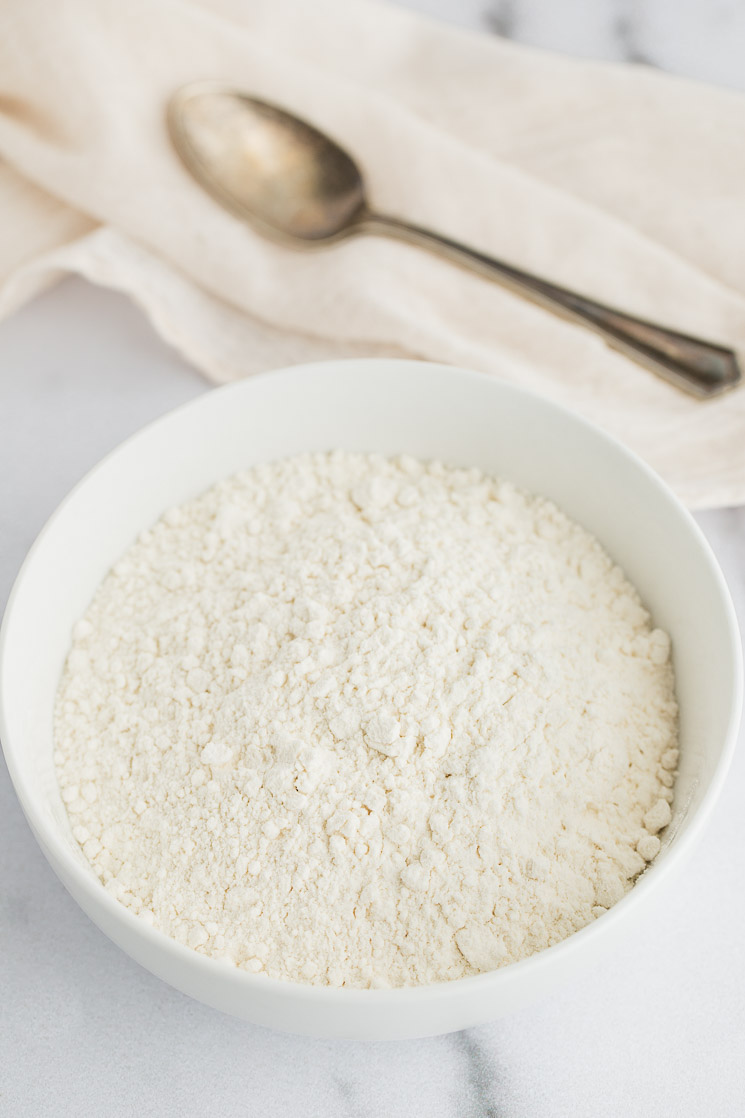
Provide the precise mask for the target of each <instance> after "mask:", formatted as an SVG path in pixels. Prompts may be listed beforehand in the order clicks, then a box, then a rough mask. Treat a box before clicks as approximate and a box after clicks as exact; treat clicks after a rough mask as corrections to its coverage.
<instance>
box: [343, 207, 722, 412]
mask: <svg viewBox="0 0 745 1118" xmlns="http://www.w3.org/2000/svg"><path fill="white" fill-rule="evenodd" d="M361 225H362V228H363V229H364V230H365V231H366V232H370V233H379V234H382V235H387V236H391V237H397V238H398V239H399V240H402V241H407V242H409V243H410V244H414V245H417V246H419V247H420V248H426V249H429V250H431V251H432V252H435V253H438V254H439V255H441V256H444V257H446V258H447V259H448V260H452V261H453V262H454V263H456V264H461V265H463V266H464V267H467V268H471V269H473V270H474V271H475V272H479V273H480V274H481V275H484V276H486V277H488V278H491V279H496V280H499V281H501V282H502V283H503V284H504V285H505V286H506V287H508V288H511V289H512V290H514V291H517V292H518V293H519V294H521V295H526V296H528V297H529V298H531V299H532V300H533V301H535V302H536V303H539V304H540V305H541V306H544V307H546V308H548V309H549V310H552V311H556V312H558V313H559V314H562V315H563V316H564V317H566V318H570V319H575V320H577V321H579V322H582V323H583V324H584V325H585V326H589V328H590V329H591V330H594V331H595V332H596V333H597V334H600V335H601V337H603V338H604V339H605V341H606V342H607V343H608V345H610V346H612V347H613V348H614V349H617V350H620V351H621V352H622V353H625V354H626V355H627V356H628V357H631V358H632V359H633V360H635V361H637V362H638V363H639V364H641V365H644V366H646V367H647V368H648V369H651V371H652V372H653V373H657V374H658V375H659V376H661V377H664V378H665V380H668V381H670V382H671V383H673V384H675V385H677V386H678V388H682V389H684V391H686V392H689V393H691V394H692V395H694V396H698V397H700V398H702V399H703V398H706V397H711V396H717V395H719V394H720V393H721V392H724V391H725V390H726V389H728V388H732V387H733V386H734V385H736V384H737V383H738V382H739V381H740V379H741V373H740V368H739V365H738V362H737V357H736V355H735V353H734V352H733V350H731V349H728V348H727V347H726V346H721V345H716V344H715V343H714V342H707V341H704V340H702V339H701V338H694V337H690V336H689V335H687V334H681V333H679V332H678V331H676V330H668V329H666V328H665V327H664V326H657V325H656V324H655V323H653V322H647V321H645V320H644V319H642V318H635V317H634V316H633V315H630V314H624V313H623V312H622V311H618V310H615V309H614V308H613V307H607V306H605V305H604V304H603V303H596V302H595V301H594V300H593V299H588V298H586V297H585V296H584V295H578V294H577V293H576V292H574V291H568V290H567V289H566V288H564V287H559V286H558V285H557V284H555V283H549V282H548V281H547V280H542V279H539V278H538V277H537V276H532V275H530V273H529V272H523V271H522V270H521V269H520V268H515V267H513V266H512V265H511V264H506V263H504V262H503V261H502V260H495V259H494V258H493V257H491V256H486V255H485V254H484V253H482V252H477V251H476V250H475V249H472V248H467V247H466V246H465V245H462V244H459V243H458V242H457V241H452V240H450V239H449V238H448V237H442V236H440V235H439V234H438V233H433V232H431V231H430V230H429V229H422V228H420V227H419V226H417V225H409V224H407V223H406V222H403V221H398V220H397V219H396V218H389V217H384V216H382V215H378V214H369V215H365V217H364V218H363V219H362V222H361Z"/></svg>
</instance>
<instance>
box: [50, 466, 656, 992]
mask: <svg viewBox="0 0 745 1118" xmlns="http://www.w3.org/2000/svg"><path fill="white" fill-rule="evenodd" d="M668 655H669V641H668V638H667V637H666V635H665V634H664V633H662V632H660V631H659V630H653V629H651V628H650V621H649V616H648V614H647V613H646V611H645V610H644V608H643V607H642V606H641V604H640V602H639V599H638V597H637V594H636V592H635V591H634V590H633V588H632V587H631V586H630V585H629V583H628V582H627V581H626V580H625V579H624V576H623V574H622V573H621V571H620V570H619V569H618V568H617V567H614V566H613V564H612V562H611V560H610V559H609V558H608V556H607V555H606V554H605V552H604V551H603V550H602V549H601V547H600V546H599V544H598V543H597V542H596V541H595V540H594V539H593V538H592V537H591V536H590V535H588V533H587V532H585V531H584V530H583V529H581V528H579V527H578V526H577V525H576V524H574V523H573V522H572V521H570V520H568V519H567V518H566V517H565V516H564V515H563V514H562V513H561V512H559V511H558V510H557V508H556V507H555V506H554V505H552V504H551V503H549V502H548V501H545V500H542V499H541V498H538V497H532V496H527V495H525V494H523V493H521V492H519V491H517V490H515V489H514V488H513V487H512V486H511V485H509V484H506V483H505V482H501V481H495V480H493V479H491V478H488V477H484V476H483V475H482V474H480V473H479V472H478V471H477V470H461V469H450V468H446V467H444V466H443V465H441V464H439V463H436V462H435V463H431V464H423V463H420V462H418V461H414V460H412V459H410V458H400V459H397V460H395V461H389V460H386V459H383V458H380V457H377V456H365V455H351V454H343V453H339V452H336V453H333V454H328V455H306V456H302V457H297V458H293V459H288V460H285V461H281V462H277V463H274V464H272V465H268V466H260V467H258V468H256V469H254V470H251V471H248V472H246V473H243V474H241V475H239V476H238V477H234V478H230V479H228V480H226V481H224V482H222V483H220V484H219V485H217V486H216V487H215V488H213V489H212V490H210V491H209V492H208V493H206V494H204V495H203V496H202V497H200V498H199V499H198V500H196V501H193V502H192V503H190V504H188V505H185V506H184V507H182V508H179V509H175V510H173V511H171V512H170V513H168V514H167V515H166V516H165V517H164V518H163V520H161V521H160V522H159V523H158V524H157V525H156V526H155V527H154V528H153V529H152V530H150V531H146V532H144V533H143V535H142V536H141V537H140V539H139V540H138V542H137V543H136V544H135V545H134V546H133V547H132V548H131V550H130V551H129V552H128V553H127V554H126V555H125V556H124V558H123V559H122V560H121V561H120V562H119V563H118V564H117V565H116V567H115V568H114V570H113V571H112V573H111V574H110V575H109V576H108V577H107V579H106V580H105V582H104V583H103V585H102V586H101V588H100V589H99V591H98V593H97V595H96V597H95V599H94V601H93V603H92V605H91V607H90V608H89V610H88V612H87V613H86V615H85V618H84V619H83V620H82V621H81V622H79V624H78V625H77V627H76V629H75V633H74V640H73V647H72V651H71V652H70V655H69V658H68V661H67V666H66V668H65V672H64V675H63V678H62V682H61V686H60V691H59V698H58V706H57V713H56V740H57V753H56V760H57V765H58V773H59V780H60V786H61V789H62V797H63V800H64V801H65V803H66V805H67V809H68V811H69V813H70V817H71V820H72V824H73V830H74V834H75V837H76V838H77V840H78V841H79V842H80V844H81V846H82V848H83V850H84V852H85V854H86V855H87V857H88V859H89V860H90V862H91V863H92V865H93V867H94V869H95V872H96V873H97V874H98V875H99V877H100V878H101V880H102V881H103V882H104V884H105V886H106V888H107V889H109V890H110V892H111V893H112V894H113V896H115V897H116V898H118V900H120V901H121V902H122V903H123V904H125V905H127V906H128V907H129V908H131V909H132V910H133V911H135V912H137V913H139V914H140V916H141V917H142V918H143V919H145V920H147V921H148V922H150V923H153V924H155V925H156V927H158V928H160V929H162V930H163V931H164V932H166V933H168V934H169V935H171V936H173V937H174V938H175V939H177V940H179V941H180V942H182V943H185V944H188V945H189V946H190V947H193V948H195V949H196V950H197V951H200V952H203V953H204V954H207V955H211V956H215V957H218V958H222V959H225V960H227V961H232V962H233V963H235V964H237V965H238V966H240V967H244V968H246V969H248V970H251V971H257V972H258V971H262V972H264V973H266V974H269V975H273V976H276V977H279V978H288V979H297V980H301V981H307V982H313V983H320V984H330V985H334V986H337V985H348V986H362V987H365V986H371V985H372V986H385V985H394V986H397V985H406V984H414V983H425V982H432V981H435V980H438V979H451V978H458V977H460V976H462V975H467V974H473V973H475V972H478V971H483V970H488V969H491V968H494V967H498V966H500V965H502V964H504V963H509V962H512V961H514V960H516V959H520V958H522V957H524V956H526V955H529V954H531V953H532V952H535V951H539V950H541V949H542V948H544V947H547V946H549V945H550V944H553V943H556V942H558V941H559V940H561V939H563V938H564V937H565V936H568V935H569V934H571V933H572V932H574V931H576V930H577V929H579V928H581V927H583V926H584V925H586V924H587V923H588V922H590V921H592V920H593V919H594V918H595V917H597V916H599V915H601V914H602V913H603V912H604V911H605V910H606V909H607V907H608V906H609V905H612V904H614V903H615V902H616V901H618V900H619V899H620V898H621V897H622V896H623V895H624V893H625V892H627V891H628V890H629V889H630V888H631V886H632V884H633V880H634V878H635V876H636V875H637V874H638V873H639V872H640V871H641V870H642V869H643V867H644V865H645V860H649V859H651V858H653V857H654V856H655V854H656V853H657V851H658V849H659V840H658V838H657V837H656V835H657V832H658V831H660V830H661V829H662V828H663V827H665V826H666V825H667V823H668V822H669V820H670V808H669V802H670V801H672V797H673V792H672V787H673V775H674V769H675V766H676V760H677V752H676V749H675V744H676V704H675V701H674V697H673V677H672V670H671V667H670V665H669V660H668Z"/></svg>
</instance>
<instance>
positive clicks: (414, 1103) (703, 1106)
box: [0, 0, 745, 1118]
mask: <svg viewBox="0 0 745 1118" xmlns="http://www.w3.org/2000/svg"><path fill="white" fill-rule="evenodd" d="M409 2H410V5H411V6H416V7H418V8H420V9H423V10H427V11H429V12H431V13H432V14H436V15H439V16H442V17H443V18H448V19H451V20H452V21H453V22H460V23H465V24H466V25H468V26H472V27H476V28H481V29H484V30H489V29H492V30H493V29H494V28H495V27H496V28H500V29H502V30H503V31H505V32H508V33H510V34H512V35H514V37H515V38H518V39H520V40H522V41H526V42H533V43H536V44H538V45H541V46H545V47H549V48H555V49H561V50H566V51H568V52H570V53H577V54H584V55H589V56H594V57H604V58H613V59H619V60H620V59H629V58H634V59H639V58H644V59H649V60H652V61H654V62H657V63H659V64H661V65H663V66H665V67H667V68H669V69H671V70H673V71H676V72H680V73H685V74H688V75H690V76H695V77H701V78H705V79H710V80H717V81H720V82H721V83H723V84H730V85H733V86H734V85H739V86H740V87H741V88H745V68H742V67H741V58H742V56H743V47H745V5H744V4H743V3H742V0H718V2H714V0H636V2H634V0H562V2H558V0H501V2H498V0H492V2H491V3H489V2H487V0H460V2H459V0H409ZM207 390H208V389H207V386H206V385H205V384H204V382H203V381H202V379H201V378H200V377H199V375H198V374H196V373H195V372H194V371H193V370H190V369H189V368H188V367H187V366H185V365H184V364H183V362H181V361H180V359H179V358H178V357H177V356H176V355H175V354H173V353H172V352H170V351H168V350H166V349H165V347H164V346H163V345H162V344H161V343H160V342H159V341H158V340H157V339H156V338H155V337H154V335H153V334H152V332H151V330H150V328H149V326H148V325H147V323H146V322H145V321H144V320H143V319H142V318H141V316H140V315H139V313H138V312H137V311H136V310H134V308H132V307H131V306H130V305H129V304H128V303H126V302H125V301H124V300H123V299H121V298H120V297H118V296H115V295H113V294H110V293H106V292H102V291H98V290H95V289H93V288H89V287H87V286H86V285H85V284H83V283H81V282H77V281H75V282H73V281H69V282H66V283H65V284H63V285H62V286H61V287H59V288H57V289H56V290H54V291H53V292H51V293H49V294H47V295H45V296H43V297H42V298H41V299H39V300H38V301H37V302H36V303H35V304H34V305H33V306H31V307H28V308H27V309H25V310H24V311H22V312H21V313H20V314H19V315H18V316H16V318H14V319H13V320H11V321H10V322H8V323H5V324H4V325H2V327H0V424H2V427H0V432H1V433H2V439H0V607H1V606H2V605H4V601H5V598H6V596H7V593H8V590H9V588H10V584H11V581H12V578H13V576H14V574H15V571H16V570H17V568H18V566H19V564H20V562H21V559H22V558H23V555H24V554H25V551H26V550H27V548H28V546H29V544H30V543H31V541H32V539H33V537H34V535H35V534H36V532H37V531H38V529H39V528H40V527H41V525H42V523H43V521H44V520H45V519H46V517H47V515H48V514H49V513H50V512H51V511H52V509H53V508H54V506H55V505H56V504H57V503H58V501H59V500H60V498H61V497H62V496H63V495H64V493H65V492H66V491H67V490H68V489H69V488H70V486H71V485H72V484H73V483H74V482H75V481H76V480H77V478H79V477H80V475H81V474H82V473H83V472H84V471H85V470H86V469H87V468H88V467H89V466H90V465H92V464H93V463H94V462H95V461H96V460H97V459H98V458H99V457H100V456H101V455H102V454H103V453H104V452H105V451H106V450H108V449H109V448H110V447H112V446H113V445H115V444H116V443H117V442H119V441H120V440H121V439H122V438H123V437H124V436H125V435H127V434H128V433H130V432H131V431H133V430H134V429H135V428H137V427H138V426H140V425H141V424H142V423H144V422H146V421H147V420H149V419H151V418H153V417H154V416H156V415H158V414H160V413H162V412H163V411H166V410H168V409H170V408H171V407H173V406H175V405H176V404H178V403H180V402H182V401H184V400H186V399H189V398H190V397H192V396H195V395H197V394H198V393H200V392H203V391H207ZM699 522H700V523H701V524H702V526H703V528H704V530H705V531H706V532H707V534H708V536H709V538H710V539H711V541H712V544H713V546H714V548H715V550H716V552H717V554H718V556H719V558H720V561H721V563H722V565H723V567H724V569H725V573H726V574H727V576H728V579H729V581H730V585H731V587H732V590H733V593H734V595H735V599H736V604H737V607H738V612H739V615H740V618H741V620H742V621H743V622H744V623H745V573H744V572H745V565H744V564H743V559H745V509H741V510H719V511H716V512H707V513H702V514H700V515H699ZM744 781H745V756H744V755H743V753H742V750H740V753H739V755H738V756H737V758H736V761H735V765H734V769H733V771H732V775H731V778H730V780H729V782H728V785H727V788H726V790H725V793H724V795H723V797H722V800H721V802H720V805H719V807H718V810H717V812H716V817H715V819H714V820H713V822H712V824H711V826H710V828H709V830H708V832H707V834H706V836H705V838H704V840H703V841H702V843H701V845H700V847H699V849H698V851H697V853H696V855H695V857H694V859H693V861H692V862H691V864H690V867H689V869H688V870H687V872H686V874H685V875H684V877H683V878H682V879H681V880H680V881H678V882H677V883H676V884H674V885H673V886H671V887H670V889H669V890H668V893H667V897H666V901H665V904H664V905H663V906H662V908H661V909H659V910H658V911H657V913H656V916H655V919H654V920H651V921H649V922H648V923H647V924H645V925H644V927H643V928H642V929H640V930H638V931H636V932H630V933H629V936H628V940H627V942H626V944H625V945H624V947H623V949H622V950H620V951H618V952H617V953H616V954H615V955H614V956H613V957H612V958H610V959H608V960H606V961H605V963H604V964H602V965H600V966H598V967H596V968H595V970H594V971H592V973H590V974H589V975H587V976H586V977H585V978H584V979H582V980H581V981H579V982H575V983H574V984H573V985H572V986H571V987H569V988H567V989H565V990H563V991H561V992H560V993H558V994H556V995H555V996H553V997H552V998H551V999H549V1000H548V1001H545V1002H543V1003H542V1004H539V1005H537V1006H535V1007H532V1008H530V1009H527V1010H524V1011H522V1012H520V1013H518V1014H515V1015H514V1016H512V1017H510V1018H509V1019H507V1020H505V1021H502V1022H497V1023H495V1024H494V1025H490V1026H486V1027H484V1028H481V1029H477V1030H472V1031H469V1032H466V1033H461V1034H457V1035H455V1036H451V1037H444V1038H436V1039H433V1040H425V1041H416V1042H408V1043H396V1044H385V1043H381V1044H374V1045H367V1046H363V1045H360V1044H354V1043H338V1042H333V1043H332V1042H321V1041H311V1040H302V1039H297V1038H292V1037H285V1036H280V1035H278V1034H273V1033H270V1032H268V1031H266V1030H262V1029H258V1028H254V1027H252V1026H249V1025H246V1024H244V1023H242V1022H239V1021H235V1020H232V1019H231V1018H228V1017H225V1016H223V1015H221V1014H219V1013H217V1012H215V1011H212V1010H209V1009H207V1008H205V1007H203V1006H201V1005H199V1004H197V1003H196V1002H193V1001H191V1000H189V999H188V998H186V997H184V996H182V995H180V994H178V993H176V992H175V991H174V990H171V989H170V988H169V987H167V986H166V985H164V984H163V983H162V982H160V981H158V980H157V979H155V978H153V977H152V976H150V975H149V974H147V973H146V972H145V971H143V970H141V969H140V968H139V967H138V966H137V965H136V964H135V963H133V962H132V961H131V960H130V959H128V958H127V957H126V956H124V955H123V954H122V953H121V952H120V951H119V950H118V949H117V948H115V947H114V946H113V945H112V944H111V943H110V942H109V941H108V940H107V939H106V938H105V937H104V936H103V935H102V934H101V933H100V932H99V931H98V930H97V929H96V928H95V927H93V926H92V925H91V924H90V923H89V921H88V920H87V918H86V917H85V916H84V915H83V914H82V912H81V911H80V910H79V909H78V907H77V906H76V904H75V903H74V902H73V900H72V899H71V898H70V897H69V896H68V894H67V893H66V892H65V890H64V889H63V887H62V886H61V885H60V884H59V882H58V881H57V880H56V878H55V877H54V875H53V873H52V871H51V869H50V868H49V867H48V865H47V863H46V862H45V860H44V858H43V856H42V854H41V852H40V851H39V849H38V847H37V846H36V843H35V841H34V839H33V838H32V836H31V834H30V832H29V830H28V828H27V826H26V824H25V822H24V820H23V818H22V815H21V812H20V808H19V807H18V804H17V801H16V799H15V796H14V794H13V791H12V789H11V787H10V782H9V780H8V777H7V773H6V772H5V770H4V767H2V766H0V990H2V998H1V999H0V1115H3V1116H4V1115H8V1116H13V1118H16V1116H18V1118H21V1116H29V1118H31V1116H33V1118H47V1116H55V1118H56V1116H61V1115H64V1116H67V1115H75V1116H76V1118H87V1116H91V1118H93V1116H95V1118H109V1116H117V1118H118V1116H120V1115H121V1116H125V1115H131V1114H143V1115H156V1116H164V1118H166V1116H171V1115H173V1116H176V1115H178V1116H181V1115H200V1116H213V1115H214V1116H220V1118H230V1116H232V1115H236V1116H237V1115H251V1116H254V1115H256V1116H257V1118H274V1116H275V1115H276V1116H278V1118H279V1116H282V1118H286V1116H287V1115H298V1116H305V1115H309V1116H310V1115H313V1116H315V1115H321V1114H323V1115H328V1116H330V1118H346V1116H349V1118H368V1116H378V1115H380V1116H386V1118H388V1116H390V1118H397V1116H399V1115H401V1116H404V1115H406V1116H418V1115H421V1116H426V1118H439V1116H442V1118H477V1116H479V1118H480V1116H492V1115H493V1116H496V1115H499V1116H504V1118H512V1116H515V1118H518V1116H519V1118H528V1116H529V1118H544V1116H545V1118H562V1116H567V1118H569V1116H571V1118H584V1116H587V1118H599V1116H615V1115H618V1116H622V1115H623V1116H627V1115H633V1116H634V1118H646V1116H649V1118H651V1116H653V1115H654V1116H658V1115H673V1114H674V1115H676V1116H681V1118H687V1116H691V1118H693V1116H696V1118H699V1116H702V1115H703V1116H707V1118H708V1116H719V1115H721V1116H729V1115H732V1116H735V1115H739V1114H741V1113H743V1101H742V1100H743V1098H745V1060H743V1051H744V1048H745V937H743V935H742V928H743V926H745V890H743V888H742V882H743V880H744V879H745V843H744V842H743V838H742V828H741V825H740V818H741V814H742V809H741V789H742V787H743V782H744Z"/></svg>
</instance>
